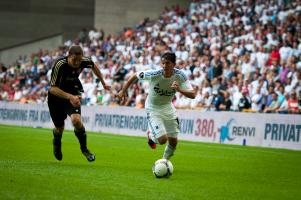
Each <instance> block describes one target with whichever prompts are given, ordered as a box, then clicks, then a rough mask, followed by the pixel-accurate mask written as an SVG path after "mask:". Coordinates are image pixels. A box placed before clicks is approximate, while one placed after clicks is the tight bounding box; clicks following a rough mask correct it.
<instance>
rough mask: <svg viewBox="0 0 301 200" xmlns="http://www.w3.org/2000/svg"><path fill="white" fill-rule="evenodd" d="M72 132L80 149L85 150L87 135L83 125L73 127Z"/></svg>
mask: <svg viewBox="0 0 301 200" xmlns="http://www.w3.org/2000/svg"><path fill="white" fill-rule="evenodd" d="M74 133H75V135H76V137H77V139H78V141H79V144H80V149H81V150H82V151H85V150H87V135H86V130H85V127H82V128H81V129H74Z"/></svg>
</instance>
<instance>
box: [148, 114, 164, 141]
mask: <svg viewBox="0 0 301 200" xmlns="http://www.w3.org/2000/svg"><path fill="white" fill-rule="evenodd" d="M147 120H148V128H149V130H150V131H151V132H152V134H153V135H154V136H155V137H156V138H160V137H161V136H163V135H166V131H165V127H164V122H163V119H162V118H161V117H160V116H158V115H151V114H149V113H148V114H147Z"/></svg>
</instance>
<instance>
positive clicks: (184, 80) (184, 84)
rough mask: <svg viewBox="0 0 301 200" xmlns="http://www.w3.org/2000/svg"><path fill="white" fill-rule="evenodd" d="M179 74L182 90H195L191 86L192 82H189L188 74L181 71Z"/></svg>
mask: <svg viewBox="0 0 301 200" xmlns="http://www.w3.org/2000/svg"><path fill="white" fill-rule="evenodd" d="M177 74H178V80H179V85H180V88H183V89H193V88H192V86H191V83H190V81H189V80H188V78H187V76H186V74H185V73H184V72H183V71H180V70H179V71H178V72H177Z"/></svg>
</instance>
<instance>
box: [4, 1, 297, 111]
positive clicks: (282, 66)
mask: <svg viewBox="0 0 301 200" xmlns="http://www.w3.org/2000/svg"><path fill="white" fill-rule="evenodd" d="M252 2H253V3H252ZM73 44H80V45H81V46H82V47H83V50H84V54H85V55H86V56H91V58H92V60H93V61H94V62H95V63H96V64H97V65H98V66H99V67H100V69H101V72H102V73H103V75H104V77H105V81H106V82H108V83H109V84H110V85H112V88H113V89H112V92H111V93H107V92H103V90H102V87H101V84H99V82H98V80H97V79H96V78H95V77H93V75H92V73H91V72H90V71H84V72H83V73H82V74H81V75H80V79H81V81H82V83H83V87H84V90H85V93H84V94H83V96H82V97H83V104H84V105H107V106H117V105H120V102H118V101H117V100H116V99H115V98H114V93H116V92H117V91H119V89H120V88H121V87H122V84H123V82H124V81H125V80H127V79H128V78H129V77H130V76H131V75H132V74H133V73H136V72H137V71H141V70H149V69H156V68H158V67H159V65H160V55H161V54H162V53H163V52H165V51H173V52H175V53H176V55H177V66H178V68H180V69H182V70H183V71H184V72H185V74H186V75H187V76H188V77H189V79H190V81H191V82H192V83H193V85H194V86H195V87H198V94H197V97H196V99H194V100H190V99H187V98H184V97H183V96H181V95H180V94H178V95H177V96H176V98H175V99H174V102H173V103H174V105H175V106H176V107H177V108H182V109H198V110H201V111H214V110H217V111H222V110H228V111H229V110H231V111H244V112H268V113H270V112H274V113H299V114H300V109H301V2H300V1H289V3H286V1H277V0H272V1H263V0H257V1H237V0H235V1H224V0H220V1H210V2H199V1H193V2H192V3H191V4H190V7H189V9H188V10H182V9H181V8H179V7H178V6H174V7H172V8H171V9H168V8H166V9H165V10H164V11H163V13H162V14H161V15H160V16H159V18H158V19H157V20H154V21H151V20H149V19H148V18H145V19H143V20H142V21H141V22H140V23H139V24H137V25H136V26H135V27H133V28H124V30H123V31H122V32H121V33H120V34H117V35H105V33H104V31H102V30H96V29H92V30H86V29H82V31H80V32H79V34H78V37H77V39H76V40H74V41H66V42H65V43H64V46H62V47H58V48H57V50H55V51H47V50H40V51H39V52H37V53H35V54H32V56H31V57H29V58H27V57H23V56H20V57H19V58H18V59H17V60H16V62H15V63H13V64H11V65H9V66H4V65H3V64H0V88H1V93H0V100H2V101H15V102H21V103H45V102H46V100H47V98H46V97H47V90H48V87H49V80H50V74H51V67H52V64H53V62H54V60H55V59H57V58H58V57H60V56H63V55H66V52H67V50H68V48H69V47H70V46H71V45H73ZM147 89H148V85H147V83H143V84H141V83H136V84H134V85H133V86H132V87H131V88H130V90H129V92H128V97H129V98H128V99H127V101H126V102H124V103H123V105H126V106H133V107H137V108H143V105H144V101H145V98H146V94H147Z"/></svg>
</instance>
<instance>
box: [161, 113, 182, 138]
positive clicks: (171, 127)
mask: <svg viewBox="0 0 301 200" xmlns="http://www.w3.org/2000/svg"><path fill="white" fill-rule="evenodd" d="M163 122H164V127H165V130H166V133H167V136H168V138H177V137H178V134H179V133H180V124H179V119H178V118H176V119H168V120H167V119H166V120H164V121H163Z"/></svg>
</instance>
